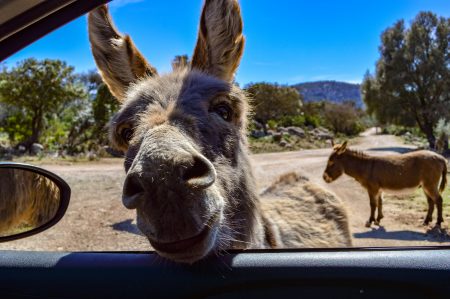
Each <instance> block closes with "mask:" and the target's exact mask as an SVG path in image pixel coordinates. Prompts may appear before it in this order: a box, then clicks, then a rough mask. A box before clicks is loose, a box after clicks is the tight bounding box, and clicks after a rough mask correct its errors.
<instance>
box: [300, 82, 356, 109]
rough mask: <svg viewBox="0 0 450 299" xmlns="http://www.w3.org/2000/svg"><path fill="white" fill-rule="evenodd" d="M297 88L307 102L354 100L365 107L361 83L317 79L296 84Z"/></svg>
mask: <svg viewBox="0 0 450 299" xmlns="http://www.w3.org/2000/svg"><path fill="white" fill-rule="evenodd" d="M292 87H294V88H296V89H297V90H298V91H299V92H300V93H301V94H302V95H303V98H304V100H305V101H306V102H313V101H321V100H328V101H332V102H337V103H341V102H344V101H348V100H352V101H354V102H355V103H356V104H357V106H358V107H363V106H364V103H363V101H362V98H361V92H360V84H352V83H346V82H337V81H316V82H305V83H299V84H295V85H293V86H292Z"/></svg>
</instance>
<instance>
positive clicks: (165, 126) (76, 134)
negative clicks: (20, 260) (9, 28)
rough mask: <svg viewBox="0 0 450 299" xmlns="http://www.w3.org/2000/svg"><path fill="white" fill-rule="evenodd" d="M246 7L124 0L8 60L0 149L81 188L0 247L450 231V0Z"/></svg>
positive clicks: (298, 239)
mask: <svg viewBox="0 0 450 299" xmlns="http://www.w3.org/2000/svg"><path fill="white" fill-rule="evenodd" d="M240 7H241V12H242V14H240V12H239V10H238V8H237V6H233V5H231V6H225V7H219V8H217V7H204V8H203V4H202V1H200V0H198V1H194V2H192V1H175V3H174V2H173V1H170V2H167V1H159V2H155V1H121V0H116V1H113V2H112V3H111V4H110V5H109V9H108V10H106V9H105V8H103V9H100V10H97V11H96V12H95V13H94V14H93V15H92V17H91V25H90V27H89V28H90V32H91V41H92V44H90V41H89V35H88V18H87V17H86V16H83V17H81V18H79V19H77V20H75V21H73V22H71V23H69V24H67V25H66V26H64V27H62V28H60V29H58V30H56V31H54V32H52V33H51V34H49V35H47V36H46V37H44V38H42V39H40V40H38V41H37V42H35V43H33V44H32V45H30V46H28V47H27V48H25V49H23V50H22V51H20V52H18V53H16V54H15V55H13V56H11V57H9V58H7V59H6V60H5V61H4V62H3V63H2V64H1V65H0V67H1V70H0V71H1V73H0V160H12V161H17V162H25V163H30V164H33V165H38V166H41V167H43V168H45V169H48V170H50V171H53V172H55V173H57V174H58V175H60V176H61V177H62V178H64V179H65V180H66V181H67V182H68V184H69V185H70V186H71V188H72V197H71V203H70V206H69V208H68V210H67V213H66V215H65V217H64V218H63V219H62V220H61V222H60V223H58V224H57V225H56V226H54V227H53V228H51V229H49V230H47V231H45V232H43V233H40V234H38V235H35V236H32V237H29V238H26V239H22V240H17V241H13V242H8V243H1V244H0V249H20V250H56V251H86V250H107V251H130V250H138V251H139V250H149V249H152V248H155V249H156V250H157V251H158V252H163V253H164V252H165V253H167V254H166V255H167V256H168V257H169V258H171V257H172V256H176V257H175V259H178V260H181V261H182V260H184V259H185V260H189V259H190V258H192V257H190V256H185V255H183V254H181V255H180V254H179V252H184V254H185V253H186V252H191V251H192V252H195V253H196V254H197V253H198V252H208V251H211V250H215V249H229V248H238V249H244V248H286V247H287V248H305V247H307V248H324V247H351V246H353V247H380V246H381V247H385V246H416V245H417V246H430V245H450V236H449V234H448V232H447V223H448V221H450V202H449V201H450V191H449V190H450V189H449V187H448V186H447V185H446V181H447V180H449V179H450V178H449V177H448V171H447V159H448V157H449V156H450V149H449V144H448V139H449V135H450V98H449V96H448V95H449V92H450V90H449V88H450V82H449V78H450V61H449V44H448V41H449V39H450V19H449V16H450V6H449V5H448V4H447V3H444V1H439V0H433V1H426V2H424V1H395V2H393V1H387V0H382V1H376V2H364V3H363V2H361V1H339V2H336V1H320V2H317V3H316V2H314V3H313V2H310V1H297V2H295V3H293V1H281V2H280V1H276V2H274V1H269V0H267V1H266V0H264V1H258V2H257V3H256V2H251V1H241V3H240ZM202 9H205V11H206V13H204V14H201V12H202ZM223 12H226V15H227V16H228V17H227V18H223V15H224V13H223ZM106 14H110V15H111V18H112V20H114V21H113V22H114V23H115V26H116V27H114V26H112V25H111V24H110V23H108V18H106V17H105V16H106ZM212 16H217V18H213V17H212ZM241 18H242V20H243V24H244V25H243V31H241V29H242V28H241V26H240V20H241ZM199 20H200V25H199ZM100 28H103V29H102V30H100ZM105 28H106V29H105ZM115 28H118V29H115ZM115 30H118V31H115ZM121 32H124V33H127V34H129V35H130V36H131V38H132V41H131V39H129V38H128V37H126V36H125V35H119V33H121ZM244 40H245V42H244ZM194 49H195V50H194ZM93 54H94V55H93ZM93 56H95V57H96V59H97V60H96V61H95V60H94V57H93ZM144 57H145V58H144ZM96 62H97V65H96ZM99 69H100V71H101V73H100V72H99ZM0 205H1V202H0ZM0 215H1V213H0ZM0 221H1V219H0ZM149 241H150V242H149ZM198 254H200V255H201V254H202V253H198ZM163 255H164V254H163ZM200 255H199V256H200ZM194 258H196V257H194Z"/></svg>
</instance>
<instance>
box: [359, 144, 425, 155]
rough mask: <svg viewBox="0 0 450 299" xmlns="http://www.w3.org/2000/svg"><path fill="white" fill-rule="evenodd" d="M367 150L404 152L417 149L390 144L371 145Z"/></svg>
mask: <svg viewBox="0 0 450 299" xmlns="http://www.w3.org/2000/svg"><path fill="white" fill-rule="evenodd" d="M367 150H368V151H371V152H396V153H399V154H406V153H409V152H414V151H416V150H417V149H414V148H409V147H402V146H392V147H373V148H369V149H367Z"/></svg>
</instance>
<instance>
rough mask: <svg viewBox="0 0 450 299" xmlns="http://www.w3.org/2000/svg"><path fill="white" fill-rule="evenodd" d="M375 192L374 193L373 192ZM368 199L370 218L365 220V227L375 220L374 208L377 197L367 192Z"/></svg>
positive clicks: (375, 207)
mask: <svg viewBox="0 0 450 299" xmlns="http://www.w3.org/2000/svg"><path fill="white" fill-rule="evenodd" d="M375 194H376V193H375ZM369 200H370V218H369V220H367V222H366V227H370V225H371V224H372V222H374V221H375V210H376V209H377V197H376V195H373V194H372V193H370V192H369Z"/></svg>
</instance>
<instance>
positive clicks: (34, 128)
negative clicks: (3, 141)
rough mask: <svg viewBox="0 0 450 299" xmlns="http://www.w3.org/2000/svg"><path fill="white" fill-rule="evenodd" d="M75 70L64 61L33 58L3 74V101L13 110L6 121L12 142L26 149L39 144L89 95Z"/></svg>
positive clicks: (0, 96)
mask: <svg viewBox="0 0 450 299" xmlns="http://www.w3.org/2000/svg"><path fill="white" fill-rule="evenodd" d="M73 71H74V69H73V67H71V66H68V65H67V64H66V63H65V62H63V61H60V60H51V59H45V60H41V61H39V60H36V59H34V58H29V59H26V60H24V61H21V62H19V63H18V64H17V65H16V66H15V67H13V68H11V69H10V70H8V69H4V70H3V71H2V72H1V74H0V102H1V103H3V105H5V106H6V107H8V109H9V111H10V112H9V113H8V116H7V117H6V119H5V120H4V124H5V127H3V130H6V131H7V133H8V135H9V136H10V139H12V140H15V141H17V142H21V143H23V144H24V145H25V146H26V147H30V146H31V144H33V143H36V142H39V141H40V138H41V136H42V134H43V132H44V131H45V130H46V129H47V128H48V127H49V123H51V120H52V119H57V118H59V117H60V115H62V114H63V113H64V111H65V110H66V109H68V108H69V107H71V106H72V105H73V103H74V102H76V101H77V100H79V99H83V98H85V96H86V94H85V92H84V90H83V87H82V85H81V84H80V82H79V80H77V76H76V75H75V74H74V73H73Z"/></svg>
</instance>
